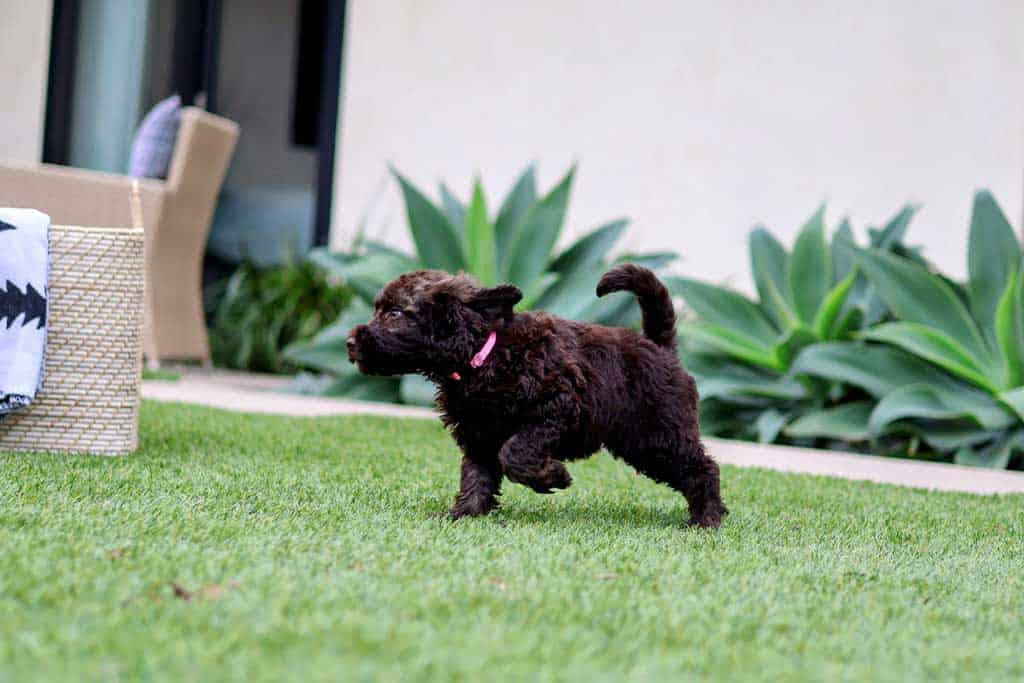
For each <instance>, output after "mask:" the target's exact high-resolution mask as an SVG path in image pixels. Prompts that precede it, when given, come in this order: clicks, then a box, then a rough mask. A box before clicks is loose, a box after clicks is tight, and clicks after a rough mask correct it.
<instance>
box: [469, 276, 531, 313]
mask: <svg viewBox="0 0 1024 683" xmlns="http://www.w3.org/2000/svg"><path fill="white" fill-rule="evenodd" d="M522 298H523V293H522V292H521V291H519V288H518V287H516V286H515V285H498V286H497V287H482V288H480V289H478V290H476V291H475V292H473V294H472V295H471V296H470V298H469V301H467V302H466V305H467V306H469V307H470V308H472V309H473V310H474V311H476V312H477V313H479V314H480V315H482V316H485V317H488V318H494V319H497V318H504V319H505V320H510V319H511V318H512V309H513V308H514V307H515V305H516V304H517V303H519V302H520V300H522Z"/></svg>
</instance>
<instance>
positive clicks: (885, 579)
mask: <svg viewBox="0 0 1024 683" xmlns="http://www.w3.org/2000/svg"><path fill="white" fill-rule="evenodd" d="M142 436H143V443H142V448H141V450H140V451H139V453H138V454H136V455H135V456H132V457H127V458H121V459H102V458H88V457H76V458H68V457H59V456H29V455H0V679H7V680H12V681H13V680H17V681H23V680H30V679H38V680H59V679H66V678H69V677H74V678H101V679H107V680H110V679H138V678H146V679H165V680H182V679H192V680H195V679H202V680H216V679H221V678H230V679H246V680H263V679H281V678H293V679H302V680H305V679H310V680H328V679H344V680H370V679H376V680H403V681H404V680H438V681H449V680H470V681H480V680H491V679H495V680H502V679H509V678H512V679H521V680H531V681H533V680H579V681H589V680H609V681H619V680H655V679H657V680H669V679H671V678H676V679H678V678H684V677H685V678H693V677H715V678H721V679H724V680H771V679H783V678H784V679H786V680H801V679H806V680H822V679H832V680H839V679H847V680H869V679H871V680H882V679H892V680H907V679H915V678H916V679H926V678H927V679H931V680H938V679H950V680H952V679H957V680H964V679H972V678H973V679H979V680H981V679H983V680H998V679H1018V680H1019V679H1021V678H1022V677H1024V656H1022V654H1021V653H1022V651H1021V642H1022V641H1024V590H1022V589H1024V541H1022V539H1024V512H1022V510H1024V497H1022V496H1006V497H1001V498H993V497H976V496H971V495H966V494H948V493H928V492H922V491H914V490H908V489H899V488H895V487H888V486H880V485H873V484H868V483H859V482H847V481H840V480H832V479H826V478H817V477H807V476H799V475H785V474H778V473H772V472H767V471H760V470H750V469H736V468H732V467H725V468H723V494H724V497H725V500H726V502H727V503H728V504H729V505H730V507H731V508H732V514H731V515H730V516H729V517H728V518H727V519H726V522H725V524H724V525H723V527H722V529H721V530H720V531H718V532H717V533H713V532H706V531H699V530H691V529H685V528H683V527H682V526H681V523H682V521H683V520H684V519H685V506H684V504H683V501H682V499H681V498H680V497H679V496H678V495H677V494H674V493H673V492H671V491H669V490H668V489H665V488H662V487H660V486H658V485H657V484H654V483H652V482H650V481H648V480H647V479H645V478H643V477H637V476H634V474H633V472H632V470H630V469H629V468H628V467H626V466H625V465H623V464H622V463H619V462H615V461H613V460H612V459H611V458H609V457H607V456H599V457H596V458H592V459H591V460H589V461H586V462H582V463H576V464H573V465H571V470H572V473H573V476H574V477H575V483H574V484H573V486H572V488H571V489H569V490H568V491H564V492H560V493H557V494H555V495H551V496H541V495H537V494H534V493H532V492H530V491H527V490H526V489H523V488H521V487H517V486H514V485H506V489H505V490H506V493H505V495H504V496H503V499H502V500H503V507H502V509H501V510H500V511H498V512H497V513H495V514H494V515H492V516H490V517H488V518H484V519H474V520H463V521H460V522H457V523H451V522H449V521H448V520H447V519H445V518H443V517H440V516H438V513H439V512H441V511H443V510H445V509H446V507H447V506H448V504H449V503H450V501H451V497H452V494H453V493H454V492H455V488H456V485H457V481H458V455H457V453H456V450H455V447H454V446H453V444H452V443H451V441H450V439H449V438H448V437H447V435H446V434H445V432H444V431H443V430H442V428H441V427H440V426H439V425H437V424H435V423H432V422H427V421H416V420H409V421H399V420H392V419H383V418H369V417H367V418H348V419H318V420H307V419H292V418H278V417H266V416H247V415H234V414H227V413H222V412H217V411H213V410H207V409H201V408H195V407H184V406H169V405H155V404H145V405H144V406H143V413H142Z"/></svg>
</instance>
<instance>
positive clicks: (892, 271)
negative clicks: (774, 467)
mask: <svg viewBox="0 0 1024 683" xmlns="http://www.w3.org/2000/svg"><path fill="white" fill-rule="evenodd" d="M857 262H858V264H859V267H860V269H861V270H862V271H863V272H864V274H865V276H866V278H867V280H868V281H869V282H870V283H871V286H872V287H873V289H874V290H875V292H877V295H878V296H879V297H880V298H881V300H882V301H884V302H885V304H886V305H887V306H888V307H889V308H890V309H891V310H892V311H893V313H894V314H895V315H896V317H897V320H894V321H890V322H883V323H881V324H878V325H875V326H872V327H871V328H869V329H866V330H864V331H863V332H862V333H860V334H859V335H858V337H859V338H860V339H861V340H862V341H858V342H838V343H826V344H820V345H815V346H811V347H809V348H807V349H805V350H804V351H803V352H802V353H801V354H800V356H799V358H798V359H797V360H796V363H795V365H794V368H793V370H794V372H795V373H797V374H800V375H805V376H811V377H816V378H824V379H827V380H831V381H841V382H845V383H848V384H851V385H854V386H857V387H860V388H861V389H863V390H864V391H865V392H866V393H867V394H868V395H869V396H870V397H871V399H872V400H866V401H863V402H859V403H857V404H851V405H847V406H843V407H842V408H833V409H831V410H827V411H822V412H820V413H817V414H812V415H808V416H805V417H804V419H803V420H802V421H797V422H795V423H794V424H793V425H791V426H790V430H791V431H792V432H795V433H799V434H803V435H805V436H825V435H835V434H836V433H837V432H838V431H842V432H845V433H847V434H851V433H856V434H857V435H858V437H859V438H861V439H869V438H877V437H880V436H884V435H886V434H891V433H900V432H904V433H912V434H915V435H917V436H919V437H920V438H921V439H922V440H924V441H925V442H926V443H927V444H928V445H929V446H931V447H932V448H934V449H935V450H936V451H938V452H940V453H947V454H948V453H952V454H954V459H955V461H956V462H959V463H964V464H974V465H985V466H989V467H1000V468H1002V467H1006V466H1007V465H1008V464H1009V463H1010V461H1011V459H1012V457H1013V455H1014V453H1024V256H1022V252H1021V245H1020V244H1019V243H1018V241H1017V238H1016V237H1015V235H1014V232H1013V229H1012V228H1011V227H1010V223H1009V221H1007V219H1006V216H1005V215H1004V214H1003V212H1002V210H1001V209H1000V208H999V205H998V204H997V203H996V201H995V199H994V198H993V197H992V195H991V194H990V193H988V192H984V191H983V192H979V193H977V195H976V196H975V199H974V206H973V211H972V216H971V227H970V236H969V244H968V258H967V265H968V273H969V277H968V281H967V283H966V286H961V285H958V284H956V283H954V282H952V281H950V280H948V279H946V278H943V277H941V276H939V275H937V274H935V273H933V272H931V271H929V270H928V269H927V268H925V267H924V266H922V265H920V264H918V263H913V262H909V261H906V260H902V259H899V258H894V257H893V256H892V255H891V254H888V253H885V252H883V251H880V250H878V249H868V250H864V251H862V252H860V253H859V254H858V255H857ZM876 401H877V402H876Z"/></svg>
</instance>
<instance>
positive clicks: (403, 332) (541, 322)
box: [348, 265, 728, 527]
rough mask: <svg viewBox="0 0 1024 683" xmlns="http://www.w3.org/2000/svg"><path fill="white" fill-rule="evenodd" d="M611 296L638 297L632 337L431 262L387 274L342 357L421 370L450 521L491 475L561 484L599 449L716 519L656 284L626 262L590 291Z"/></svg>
mask: <svg viewBox="0 0 1024 683" xmlns="http://www.w3.org/2000/svg"><path fill="white" fill-rule="evenodd" d="M617 291H629V292H633V293H634V294H635V295H636V296H637V298H638V299H639V301H640V307H641V309H642V311H643V334H642V335H641V334H639V333H637V332H634V331H632V330H628V329H621V328H611V327H603V326H601V325H590V324H586V323H580V322H574V321H571V320H563V319H561V318H556V317H554V316H551V315H548V314H546V313H539V312H528V313H515V312H513V307H514V306H515V305H516V303H518V302H519V300H520V299H521V298H522V293H521V292H520V291H519V289H518V288H517V287H514V286H513V285H499V286H497V287H490V288H485V287H481V286H480V285H479V284H478V283H477V282H476V281H475V280H473V279H472V278H471V277H469V276H467V275H462V274H460V275H450V274H448V273H445V272H441V271H434V270H425V271H418V272H414V273H407V274H405V275H402V276H400V277H398V278H397V279H395V280H394V281H392V282H391V283H390V284H388V286H387V287H385V288H384V290H383V291H382V292H381V293H380V295H379V296H378V297H377V301H376V306H375V309H376V310H375V313H374V316H373V320H371V321H370V323H369V324H367V325H360V326H358V327H356V328H355V329H353V330H352V332H351V334H350V336H349V338H348V352H349V359H350V360H351V361H353V362H355V363H357V364H358V365H359V369H360V370H361V371H362V372H364V373H367V374H375V375H399V374H407V373H420V374H423V375H424V376H426V377H427V378H428V379H430V380H432V381H433V382H434V383H435V384H437V387H438V393H437V401H438V404H439V406H440V408H441V411H442V419H443V421H444V423H445V424H446V425H447V426H448V427H449V428H450V429H451V431H452V434H453V435H454V437H455V440H456V442H458V444H459V447H460V448H461V449H462V452H463V458H462V486H461V490H460V491H459V494H458V496H457V497H456V499H455V505H454V507H452V509H451V516H452V517H453V518H456V519H457V518H459V517H464V516H467V515H484V514H487V513H488V512H490V511H491V510H492V509H494V508H495V507H496V506H497V504H498V501H497V496H498V495H499V493H500V489H501V478H502V476H503V475H504V476H506V477H508V478H509V479H511V480H512V481H514V482H518V483H520V484H524V485H526V486H529V487H530V488H532V489H533V490H535V491H537V492H539V493H551V492H552V489H561V488H566V487H568V486H569V484H570V483H571V482H572V479H571V477H570V476H569V472H568V471H567V470H566V468H565V466H564V465H563V464H562V461H566V460H576V459H579V458H585V457H587V456H589V455H592V454H593V453H595V452H596V451H598V450H599V449H600V448H601V447H602V446H604V447H606V448H607V449H608V450H609V451H611V453H612V454H613V455H615V456H616V457H619V458H622V459H623V460H625V461H626V462H628V463H629V464H630V465H632V466H633V467H635V468H636V469H637V470H639V471H640V472H642V473H643V474H645V475H647V476H648V477H650V478H652V479H654V480H655V481H659V482H662V483H665V484H668V485H669V486H671V487H672V488H674V489H676V490H677V491H679V492H680V493H682V494H683V496H685V497H686V500H687V502H688V503H689V506H690V524H697V525H700V526H702V527H717V526H718V525H719V524H720V523H721V521H722V517H723V515H725V514H727V512H728V510H727V509H726V507H725V505H723V504H722V499H721V497H720V496H719V487H718V465H717V464H715V462H714V460H712V459H711V458H710V457H709V456H708V455H707V454H706V453H705V452H704V448H703V446H702V445H701V442H700V432H699V428H698V425H697V388H696V385H695V383H694V381H693V378H692V377H690V376H689V375H688V374H687V373H686V372H685V371H684V370H683V368H682V366H681V365H680V363H679V359H678V356H677V354H676V333H675V321H676V317H675V312H674V311H673V308H672V301H671V299H670V297H669V294H668V291H667V290H666V289H665V287H664V285H662V284H661V282H660V281H659V280H658V279H657V278H656V277H655V276H654V274H653V273H651V272H650V271H649V270H646V269H644V268H640V267H638V266H633V265H625V266H620V267H617V268H614V269H613V270H611V271H609V272H608V273H606V274H605V276H604V277H603V278H602V279H601V282H600V283H599V284H598V286H597V295H598V296H604V295H605V294H608V293H609V292H617Z"/></svg>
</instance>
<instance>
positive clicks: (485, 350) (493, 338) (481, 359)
mask: <svg viewBox="0 0 1024 683" xmlns="http://www.w3.org/2000/svg"><path fill="white" fill-rule="evenodd" d="M497 343H498V333H497V332H491V333H490V334H489V335H488V336H487V341H486V342H484V345H483V347H482V348H481V349H480V350H479V351H477V352H476V355H475V356H473V359H472V360H470V361H469V367H471V368H478V367H480V366H481V365H483V364H484V363H485V362H486V361H487V357H488V356H490V355H491V351H493V350H494V345H495V344H497ZM450 377H451V378H452V379H454V380H460V379H462V375H460V374H459V373H457V372H453V373H452V374H451V375H450Z"/></svg>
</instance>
